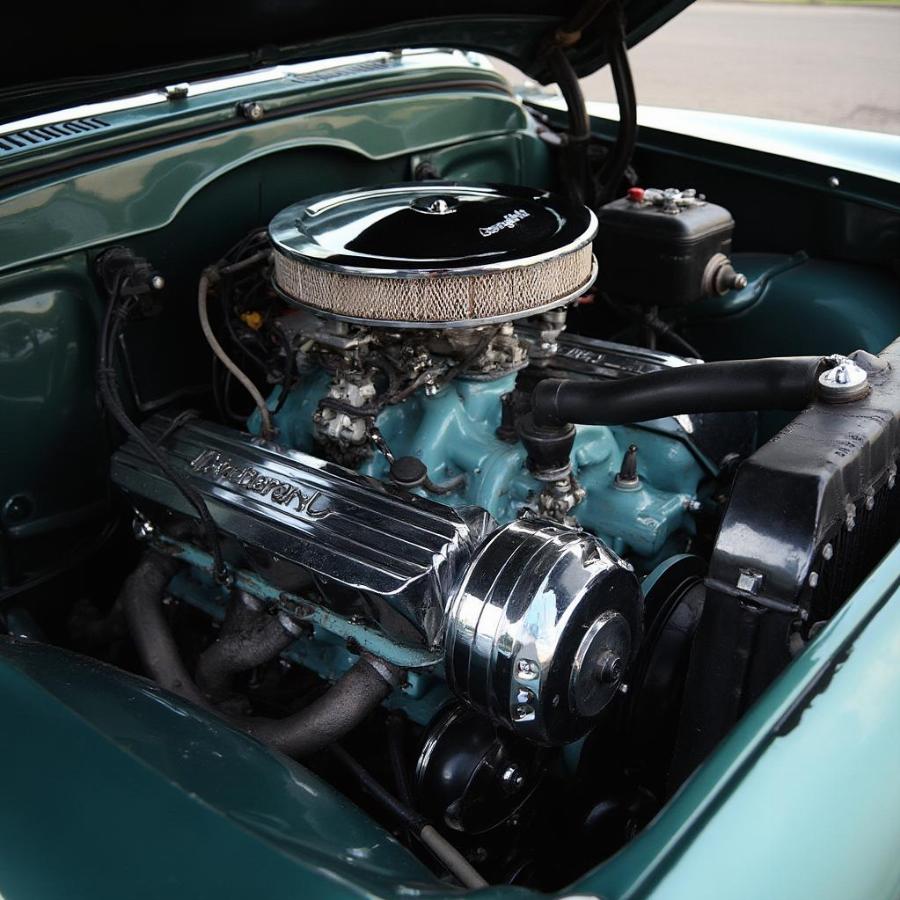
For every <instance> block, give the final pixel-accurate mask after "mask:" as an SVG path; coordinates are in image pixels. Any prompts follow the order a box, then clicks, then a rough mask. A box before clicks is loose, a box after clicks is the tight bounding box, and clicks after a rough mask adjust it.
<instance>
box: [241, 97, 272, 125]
mask: <svg viewBox="0 0 900 900" xmlns="http://www.w3.org/2000/svg"><path fill="white" fill-rule="evenodd" d="M238 109H239V110H240V113H241V115H242V116H243V117H244V118H245V119H249V120H250V121H251V122H258V121H259V120H260V119H261V118H262V117H263V116H264V115H265V114H266V109H265V107H264V106H263V105H262V103H258V102H257V101H256V100H251V101H249V102H248V103H242V104H241V105H240V106H239V107H238Z"/></svg>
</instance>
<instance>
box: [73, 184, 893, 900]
mask: <svg viewBox="0 0 900 900" xmlns="http://www.w3.org/2000/svg"><path fill="white" fill-rule="evenodd" d="M733 228H734V221H733V219H732V217H731V215H730V214H729V213H728V211H727V210H725V209H724V208H722V207H720V206H716V205H715V204H713V203H711V202H709V201H707V200H706V199H705V198H704V197H703V196H702V195H700V194H698V193H697V192H696V191H693V190H684V191H682V190H674V189H671V190H653V189H647V190H643V189H632V190H630V191H629V192H628V195H627V196H626V197H623V198H620V199H618V200H614V201H612V202H611V203H609V204H607V205H606V206H602V207H600V209H599V214H598V215H596V216H595V215H594V213H593V212H592V211H591V210H590V209H588V208H587V207H585V206H583V205H581V204H579V203H577V202H573V201H572V200H571V199H568V198H564V197H562V196H559V195H555V194H552V193H548V192H547V191H544V190H530V189H527V188H522V187H508V186H503V185H496V184H491V185H477V184H461V183H456V182H445V181H440V180H424V181H421V182H415V183H403V184H395V185H388V186H384V187H375V188H360V189H356V190H352V191H340V192H334V193H330V194H324V195H319V196H316V197H313V198H311V199H307V200H303V201H300V202H298V203H295V204H293V205H291V206H288V207H287V208H285V209H284V210H283V211H282V212H281V213H279V214H278V215H276V216H275V218H274V219H273V220H272V222H271V224H270V226H269V227H268V228H267V229H257V230H254V231H251V232H249V233H248V234H246V235H245V236H244V237H243V238H242V239H241V240H240V241H239V242H238V243H237V244H236V245H235V246H234V247H232V248H231V249H230V250H228V251H227V252H226V253H224V254H223V255H222V257H221V258H220V259H219V261H218V262H216V263H215V264H213V265H209V266H207V267H206V268H205V269H203V271H202V274H201V275H200V278H199V289H198V298H197V307H196V309H197V317H198V321H199V325H200V328H201V330H202V332H203V335H204V337H205V339H206V341H207V343H208V345H209V348H210V349H211V351H212V356H213V370H212V388H213V391H212V393H213V400H214V402H213V404H212V408H211V409H210V408H207V409H206V410H204V411H202V412H201V411H198V410H195V409H191V408H188V407H185V406H184V405H181V406H179V405H178V404H174V405H173V404H167V406H166V408H165V409H164V410H163V411H160V412H154V413H153V414H151V415H149V416H145V417H144V421H143V422H141V423H140V424H138V423H137V422H136V421H135V419H134V418H133V415H132V413H131V412H130V411H129V410H130V407H131V401H129V400H128V399H123V397H124V394H125V391H124V387H125V386H124V384H123V382H122V379H121V375H120V372H119V369H118V368H117V364H116V356H117V352H118V351H119V350H120V349H121V348H122V347H123V346H124V344H123V332H124V331H125V330H126V329H127V328H128V326H129V322H132V323H133V322H134V321H135V320H136V319H137V320H140V319H141V318H142V317H143V318H146V317H150V318H153V317H155V316H158V315H159V308H158V307H157V306H156V305H155V304H154V296H155V295H156V294H158V293H160V292H164V290H165V280H164V278H163V276H162V275H161V274H160V273H159V272H158V271H157V268H156V266H155V265H154V263H153V261H152V260H151V259H147V258H143V257H140V256H138V255H136V254H135V253H134V252H133V251H132V250H131V249H130V248H129V247H127V246H117V247H113V248H111V249H108V250H106V251H104V252H103V253H101V254H99V255H98V257H97V259H96V270H97V274H98V278H99V279H100V282H101V283H102V284H103V285H104V286H105V289H106V291H107V292H108V295H109V303H108V306H107V312H106V318H105V321H104V324H103V328H102V330H101V338H100V355H99V360H100V361H99V366H98V384H99V388H100V395H101V398H102V401H103V405H104V407H105V409H106V412H107V416H108V419H109V422H110V425H112V423H115V425H116V426H117V427H118V428H119V429H120V431H121V432H122V433H124V435H125V440H124V442H116V444H117V446H116V447H115V449H114V450H113V452H112V455H111V463H110V481H111V484H112V485H113V486H114V488H115V490H116V492H117V493H116V496H117V497H118V502H119V503H120V504H121V505H122V508H123V509H124V510H126V515H127V516H129V517H131V519H132V520H133V533H134V540H133V541H131V544H130V546H131V547H132V550H131V551H129V552H130V553H132V554H133V553H134V552H136V551H137V550H138V549H139V551H140V554H141V555H140V561H139V562H138V563H137V566H136V568H134V569H133V570H132V571H131V572H130V574H128V575H127V577H126V578H125V580H124V583H123V584H122V585H121V589H120V590H118V592H117V593H118V597H117V599H116V601H115V603H114V604H112V606H111V608H110V609H109V610H108V611H106V612H100V611H98V610H96V609H93V608H92V609H89V610H86V609H78V610H76V613H75V614H74V616H73V618H71V619H70V622H71V623H73V624H74V625H75V633H76V635H78V636H80V637H76V640H75V641H74V643H75V645H76V646H78V647H79V648H80V649H84V648H85V646H86V645H90V646H91V647H92V648H93V649H92V652H93V653H94V654H97V655H99V656H100V658H110V659H113V660H115V661H117V662H119V663H120V664H122V652H123V651H122V650H121V647H120V648H119V649H118V650H117V649H116V642H117V641H121V638H122V629H123V628H124V629H125V633H127V635H128V638H129V640H130V642H131V645H132V646H133V647H134V650H135V651H136V656H137V660H138V661H139V662H138V669H139V670H142V671H143V672H144V673H145V674H148V675H150V676H151V677H152V678H153V679H154V680H155V681H156V682H157V683H158V684H160V685H161V686H162V687H163V688H166V689H167V690H169V691H171V692H172V693H174V694H177V695H179V696H180V697H181V698H183V699H185V700H187V701H189V702H190V703H192V704H195V705H196V706H197V707H200V708H203V709H206V710H209V711H213V712H215V713H216V714H217V715H220V716H222V717H224V718H225V719H226V721H227V722H229V723H231V724H232V726H233V727H235V728H237V729H238V730H241V731H245V732H247V733H249V734H250V735H252V736H254V737H256V738H258V739H259V740H261V741H262V742H263V743H265V744H267V745H269V746H270V747H272V748H274V749H276V750H278V751H280V752H282V753H285V754H286V755H288V756H292V757H294V758H297V759H300V760H302V761H303V762H304V763H306V764H307V765H309V766H311V767H312V768H313V770H314V771H316V772H318V773H319V774H321V775H322V776H323V777H325V778H326V780H328V781H331V782H332V783H333V784H335V785H336V786H337V787H338V788H339V789H340V790H342V791H343V792H344V793H346V794H348V795H349V796H350V797H351V798H352V799H353V800H354V801H355V802H357V803H358V804H359V805H360V806H362V808H363V809H366V810H368V811H370V812H371V813H372V814H373V815H374V816H375V817H376V818H377V819H378V820H379V821H383V822H384V824H385V825H386V827H389V828H391V829H392V830H393V831H394V833H395V834H396V835H398V836H399V838H400V839H401V840H403V841H404V842H406V843H408V845H409V846H410V847H411V849H413V850H414V851H415V852H416V853H417V854H418V855H420V856H421V857H422V858H423V860H424V861H425V862H426V864H428V865H429V866H431V867H432V868H434V869H435V871H436V872H437V873H438V874H440V873H442V872H447V873H448V876H447V877H450V878H451V879H453V880H455V881H458V882H461V883H462V884H463V885H466V886H469V887H476V886H478V885H480V884H484V883H485V882H489V883H494V882H496V883H507V882H508V883H516V884H523V885H528V886H532V887H537V888H540V889H548V890H549V889H554V888H556V887H559V886H561V885H563V884H566V883H568V882H570V881H571V880H572V879H573V878H575V877H577V876H578V875H579V874H581V873H582V872H584V871H585V870H586V869H587V868H588V867H590V866H591V865H594V864H596V863H597V862H598V861H600V860H602V859H604V858H605V857H607V856H609V855H610V854H612V853H614V852H615V851H616V850H617V849H619V848H620V847H622V846H623V845H624V844H625V843H627V842H628V841H629V840H630V839H631V838H632V837H633V836H634V835H635V834H637V833H639V832H640V830H641V829H642V828H643V827H644V826H645V825H646V824H647V823H648V822H649V821H650V820H651V819H652V818H653V816H654V815H655V814H656V813H657V812H658V811H659V810H660V808H661V807H662V806H663V805H664V804H665V802H666V801H667V800H668V799H669V798H670V797H671V796H672V795H673V793H674V792H675V791H676V790H677V789H678V787H679V785H681V784H682V783H683V782H684V780H685V779H686V778H687V777H688V776H689V775H690V773H691V772H692V771H693V770H694V769H695V768H696V766H697V765H698V764H700V763H701V762H702V761H703V760H704V759H705V758H706V757H707V756H708V755H709V753H710V752H711V751H712V750H713V749H714V747H715V746H716V744H717V743H718V742H719V741H720V740H721V739H722V737H723V736H724V735H726V734H727V733H728V731H729V730H730V729H731V727H732V726H733V725H734V723H735V722H736V721H737V720H738V719H739V718H740V717H741V715H742V714H743V712H744V711H745V710H746V709H747V708H748V707H749V706H750V705H751V704H752V703H753V702H754V700H755V699H757V698H758V697H759V696H760V695H761V694H762V693H763V692H764V691H765V689H766V688H767V687H768V685H769V684H771V682H772V681H773V680H774V679H775V678H776V676H777V675H778V674H779V673H780V672H781V671H783V669H784V668H785V667H786V666H788V665H789V664H790V662H791V659H792V658H794V657H795V656H796V655H797V654H799V653H800V652H801V651H802V650H803V648H804V647H805V646H806V644H807V643H808V642H809V641H810V640H811V638H813V637H814V636H815V634H816V633H817V631H818V630H820V629H821V628H822V626H823V625H824V624H825V623H826V622H827V621H828V619H829V618H830V617H831V616H832V615H833V614H834V612H835V611H836V610H837V609H838V608H839V607H840V605H841V604H842V603H843V602H844V601H845V600H846V599H847V597H848V596H849V595H850V594H851V593H852V591H853V589H854V588H855V587H856V585H858V584H859V583H860V581H861V580H862V579H863V578H864V576H865V575H866V574H867V573H868V572H869V571H870V570H871V568H872V566H873V565H874V564H875V563H876V562H877V561H878V559H880V557H881V555H883V553H884V552H886V550H887V549H888V548H889V547H890V546H891V544H892V543H893V542H894V541H896V539H897V536H898V535H897V528H898V523H900V509H898V500H897V497H898V496H900V492H898V491H896V490H895V484H896V472H897V456H898V445H900V425H898V423H900V380H898V376H897V365H898V362H900V345H898V343H897V342H895V343H894V344H892V345H891V346H890V347H888V348H887V349H886V350H885V351H884V352H883V353H882V354H881V355H880V356H875V355H873V354H871V353H867V352H865V351H859V352H857V353H853V354H851V355H850V356H843V355H839V354H834V355H831V356H798V357H773V358H764V359H755V360H746V359H739V360H734V361H717V362H704V361H703V360H702V359H700V353H699V352H698V351H697V350H696V349H695V348H694V347H692V346H691V345H690V344H689V343H688V342H687V340H686V339H685V338H684V337H682V336H681V335H680V334H679V333H678V331H677V330H676V328H675V327H674V326H673V324H671V323H672V322H677V316H672V315H670V313H671V312H672V311H673V310H675V311H677V310H679V309H681V308H683V307H685V306H690V305H693V304H698V303H701V302H706V303H716V302H718V301H719V300H720V299H721V298H723V297H725V296H726V295H728V294H729V293H730V292H735V291H740V290H742V289H743V288H745V287H747V284H748V279H747V278H746V277H745V276H744V275H743V274H741V273H740V272H738V271H737V269H736V265H737V264H736V263H735V262H733V260H732V258H731V255H730V254H731V235H732V230H733ZM595 254H596V255H595ZM601 302H602V303H603V304H604V307H603V308H604V310H605V315H607V316H608V318H609V320H610V323H615V322H619V323H621V322H622V321H623V320H624V321H625V322H631V323H632V324H630V325H628V326H627V327H626V328H625V330H624V332H622V329H621V328H619V331H620V332H621V333H623V334H626V335H628V336H631V337H632V338H633V339H635V342H634V343H623V342H622V341H621V336H620V334H617V333H615V332H614V330H613V328H612V327H608V328H604V329H603V331H604V332H605V335H606V336H602V337H601V336H594V335H590V334H586V333H583V332H580V331H579V330H576V329H573V328H572V327H571V326H572V323H573V322H574V323H575V324H576V325H580V324H581V323H583V322H584V321H585V313H584V311H585V310H589V311H590V313H591V314H593V315H594V316H595V317H596V314H597V313H599V312H600V307H599V306H598V304H600V303H601ZM660 344H663V345H664V346H667V347H669V348H671V349H669V350H663V349H660ZM672 350H680V351H681V354H680V355H676V353H674V352H672ZM251 373H252V374H251ZM132 377H133V373H132ZM137 393H138V394H139V393H140V389H139V388H138V390H137ZM235 403H237V404H238V410H239V411H236V409H235ZM771 410H788V411H793V412H794V413H798V414H797V415H796V418H794V419H793V421H792V422H790V424H788V425H787V426H786V427H785V428H783V429H782V430H781V431H780V432H778V433H777V435H775V436H774V437H770V438H766V437H761V431H762V430H763V429H764V428H766V427H768V426H767V425H766V423H765V421H764V416H765V415H766V414H768V413H769V412H770V411H771ZM775 496H777V497H778V498H780V499H779V502H778V505H777V506H773V505H772V499H771V498H773V497H775ZM776 509H777V512H776V511H775V510H776ZM127 656H128V654H127V652H126V653H125V659H127Z"/></svg>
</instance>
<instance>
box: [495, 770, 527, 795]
mask: <svg viewBox="0 0 900 900" xmlns="http://www.w3.org/2000/svg"><path fill="white" fill-rule="evenodd" d="M500 783H501V784H502V785H503V790H504V791H506V793H507V794H515V793H518V792H519V791H520V790H522V788H523V787H524V785H525V776H524V775H523V774H522V773H521V771H520V770H519V767H518V766H516V765H515V764H511V765H509V766H507V767H506V768H505V769H504V770H503V772H502V773H501V775H500Z"/></svg>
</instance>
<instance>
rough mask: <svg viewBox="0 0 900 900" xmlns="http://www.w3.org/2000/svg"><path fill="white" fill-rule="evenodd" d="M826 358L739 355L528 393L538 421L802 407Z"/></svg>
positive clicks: (614, 421) (552, 383)
mask: <svg viewBox="0 0 900 900" xmlns="http://www.w3.org/2000/svg"><path fill="white" fill-rule="evenodd" d="M826 362H827V357H821V356H786V357H772V358H769V359H740V360H733V361H730V362H714V363H704V364H702V365H693V366H681V367H679V368H676V369H664V370H662V371H659V372H650V373H648V374H646V375H635V376H633V377H631V378H622V379H610V380H603V381H561V380H559V379H555V378H548V379H545V380H544V381H541V382H539V383H538V385H537V387H535V389H534V393H533V395H532V409H533V412H534V421H535V422H536V423H537V424H538V425H562V424H565V423H572V424H575V425H627V424H629V423H631V422H646V421H648V420H650V419H661V418H664V417H665V416H675V415H679V414H682V413H706V412H740V411H745V410H756V409H803V408H804V407H805V406H807V404H808V403H809V402H810V400H812V398H813V397H814V396H815V392H816V380H817V378H818V375H819V373H820V371H821V370H822V369H823V368H824V367H825V365H826Z"/></svg>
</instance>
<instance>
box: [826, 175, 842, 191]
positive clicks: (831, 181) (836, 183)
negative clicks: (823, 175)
mask: <svg viewBox="0 0 900 900" xmlns="http://www.w3.org/2000/svg"><path fill="white" fill-rule="evenodd" d="M840 186H841V179H840V178H838V177H837V175H829V176H828V187H830V188H839V187H840Z"/></svg>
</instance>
